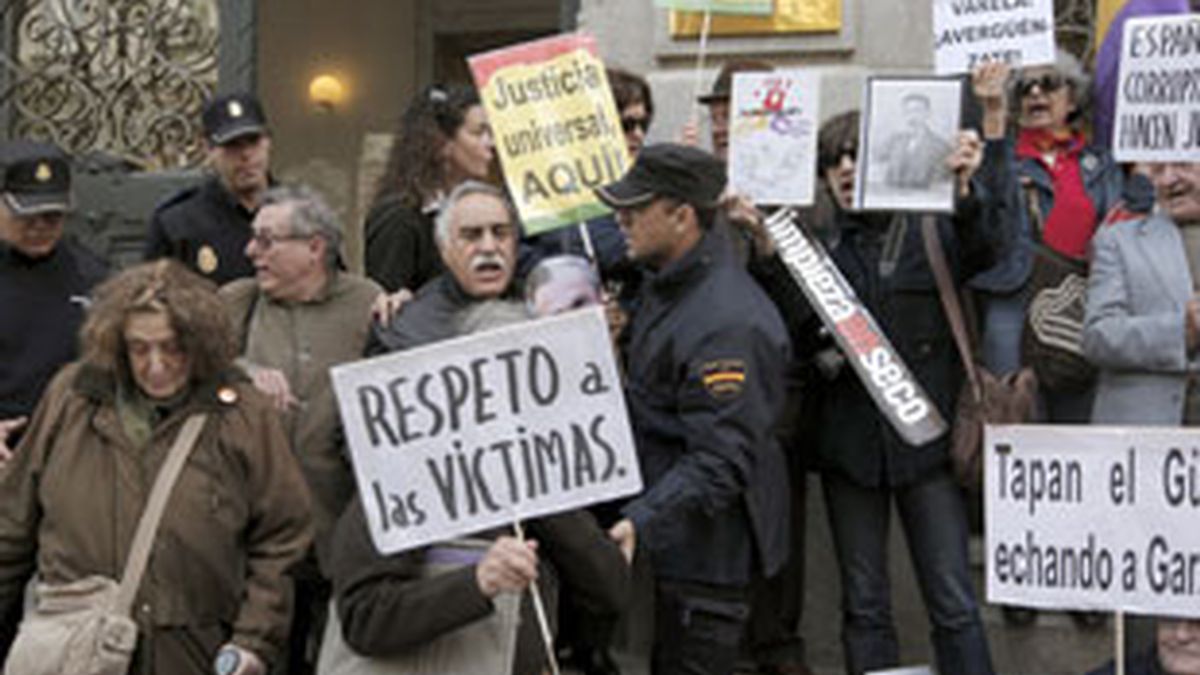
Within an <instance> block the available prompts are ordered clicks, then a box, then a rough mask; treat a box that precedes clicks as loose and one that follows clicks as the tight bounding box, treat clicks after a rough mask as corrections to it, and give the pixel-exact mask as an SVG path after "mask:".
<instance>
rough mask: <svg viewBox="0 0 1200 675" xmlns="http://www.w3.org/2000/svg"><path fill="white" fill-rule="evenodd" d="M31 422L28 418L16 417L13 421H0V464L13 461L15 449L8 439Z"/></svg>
mask: <svg viewBox="0 0 1200 675" xmlns="http://www.w3.org/2000/svg"><path fill="white" fill-rule="evenodd" d="M28 421H29V418H28V417H14V418H12V419H7V420H0V464H3V463H4V462H7V461H8V460H10V459H12V456H13V450H16V448H14V447H9V445H8V439H9V437H10V436H12V435H13V434H15V433H16V432H18V431H20V430H21V427H23V426H25V423H26V422H28Z"/></svg>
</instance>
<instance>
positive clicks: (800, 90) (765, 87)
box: [729, 70, 821, 206]
mask: <svg viewBox="0 0 1200 675" xmlns="http://www.w3.org/2000/svg"><path fill="white" fill-rule="evenodd" d="M820 88H821V81H820V78H819V77H817V76H816V74H814V73H810V72H806V71H798V70H783V71H775V72H768V73H737V74H735V75H734V76H733V106H732V110H731V111H730V120H729V184H730V185H731V186H732V187H733V189H734V191H736V192H737V193H738V194H742V195H745V196H747V197H749V198H750V200H751V201H753V202H754V203H755V204H783V205H792V206H808V205H811V204H812V203H813V194H814V191H815V187H814V186H815V185H816V173H817V125H818V120H819V119H820V112H819V105H820Z"/></svg>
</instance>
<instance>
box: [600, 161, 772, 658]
mask: <svg viewBox="0 0 1200 675" xmlns="http://www.w3.org/2000/svg"><path fill="white" fill-rule="evenodd" d="M724 188H725V167H724V165H723V163H722V162H720V161H719V160H717V159H716V158H715V157H713V156H712V155H710V154H708V153H706V152H704V151H702V150H698V149H696V148H693V147H687V146H681V145H673V144H662V145H653V146H649V147H647V148H645V149H643V150H642V153H641V154H640V155H639V156H638V158H637V161H636V163H635V164H634V166H633V168H632V169H630V171H629V173H627V174H626V175H625V177H624V178H622V179H621V180H620V181H618V182H616V183H613V184H611V185H608V186H605V187H603V188H600V189H599V190H597V194H598V195H599V196H600V198H601V199H602V200H604V201H605V202H606V203H607V204H609V205H610V206H612V207H613V208H614V209H616V210H617V219H618V222H619V223H620V224H621V228H622V230H624V232H625V236H626V238H627V241H628V254H629V256H630V257H631V258H633V259H634V260H635V261H639V262H641V263H644V264H645V265H646V266H647V267H648V268H649V273H648V276H647V278H646V280H645V281H644V282H643V284H642V286H641V290H640V291H639V297H638V300H637V304H636V307H637V309H636V311H635V312H634V314H633V316H632V318H631V322H630V325H629V327H628V329H627V330H628V333H629V337H628V344H627V346H626V353H625V360H626V370H627V373H628V401H629V407H630V412H631V419H632V423H633V428H634V435H635V438H636V440H637V443H638V452H639V455H640V459H641V467H642V475H643V479H644V481H645V484H646V489H645V491H644V492H643V493H642V495H641V496H639V497H638V498H636V499H634V500H633V501H631V502H630V503H628V504H627V505H626V506H625V507H623V509H622V514H623V516H624V518H623V519H622V520H620V521H618V522H617V524H616V525H614V526H613V527H612V529H611V530H610V532H609V534H610V536H612V537H613V539H615V540H617V541H618V542H619V543H620V544H621V547H622V549H623V550H624V551H625V552H626V555H629V556H632V554H633V550H634V548H635V545H637V544H640V545H641V547H642V548H643V549H644V550H646V551H647V552H648V553H649V554H650V556H651V559H652V562H653V568H654V573H655V578H656V589H655V593H656V595H655V605H656V613H655V617H656V620H655V633H656V635H655V641H654V653H653V657H652V658H653V672H654V673H656V675H662V674H663V673H684V672H686V673H714V674H721V675H724V674H727V673H731V672H732V671H733V667H734V662H735V661H736V659H737V655H738V643H739V640H740V638H741V636H742V633H743V628H744V624H745V622H746V618H747V616H748V613H749V607H748V601H749V584H750V580H751V578H752V576H753V574H754V572H755V571H756V568H757V572H758V573H759V574H762V575H765V576H770V575H772V574H774V573H775V572H776V571H778V570H779V568H780V566H781V565H782V564H783V562H784V560H785V559H786V557H787V554H788V485H787V470H786V466H785V463H784V458H783V455H782V453H781V452H780V450H779V446H778V443H777V441H776V439H775V436H774V434H773V433H772V429H773V427H774V424H775V421H776V418H777V417H778V415H779V412H780V408H781V405H782V402H783V400H784V375H783V368H782V367H781V366H782V365H783V364H786V363H787V361H788V359H789V354H790V348H789V344H788V337H787V332H786V330H785V329H784V325H783V322H782V320H781V319H780V317H779V314H778V313H777V311H776V310H775V307H774V306H773V305H772V303H771V301H770V300H769V299H768V298H767V296H766V295H765V294H764V293H763V291H762V290H761V289H760V288H759V287H758V285H757V284H755V282H754V281H753V280H752V279H751V278H750V276H749V275H748V274H747V272H746V271H745V268H744V266H743V265H741V264H740V262H739V261H738V259H737V257H736V256H735V255H734V252H733V249H732V247H731V245H730V243H729V241H728V239H727V237H726V236H725V235H724V234H723V233H722V232H723V228H715V229H714V221H715V220H716V219H717V217H718V200H719V198H720V196H721V193H722V191H723V190H724Z"/></svg>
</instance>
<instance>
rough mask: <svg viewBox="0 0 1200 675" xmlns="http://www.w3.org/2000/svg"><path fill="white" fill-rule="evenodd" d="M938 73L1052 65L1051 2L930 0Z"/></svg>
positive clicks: (1039, 0) (1042, 0) (1037, 0)
mask: <svg viewBox="0 0 1200 675" xmlns="http://www.w3.org/2000/svg"><path fill="white" fill-rule="evenodd" d="M933 35H934V49H933V52H934V64H935V67H936V70H937V74H938V75H956V74H959V73H969V72H971V71H972V70H974V69H975V67H976V66H978V65H979V64H981V63H986V62H989V61H1001V62H1004V63H1007V64H1010V65H1012V66H1034V65H1041V64H1045V63H1054V0H933Z"/></svg>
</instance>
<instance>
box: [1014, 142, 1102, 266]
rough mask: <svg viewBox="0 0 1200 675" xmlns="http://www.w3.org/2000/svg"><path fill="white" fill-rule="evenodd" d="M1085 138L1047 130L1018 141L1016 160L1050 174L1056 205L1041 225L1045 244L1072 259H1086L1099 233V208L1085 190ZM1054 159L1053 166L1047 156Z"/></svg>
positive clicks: (1051, 208)
mask: <svg viewBox="0 0 1200 675" xmlns="http://www.w3.org/2000/svg"><path fill="white" fill-rule="evenodd" d="M1084 145H1085V143H1084V139H1083V134H1081V133H1076V132H1071V131H1065V132H1054V131H1050V130H1048V129H1024V130H1022V131H1021V133H1020V135H1019V136H1018V137H1017V156H1018V157H1022V158H1029V159H1033V160H1036V161H1037V162H1038V163H1040V164H1041V165H1042V167H1043V168H1045V169H1046V173H1048V174H1050V178H1051V181H1052V183H1051V185H1052V186H1053V190H1054V204H1053V206H1051V207H1050V214H1049V215H1048V216H1046V221H1045V223H1043V225H1042V241H1043V242H1045V244H1046V245H1047V246H1049V247H1050V248H1052V249H1054V250H1055V251H1058V252H1059V253H1062V254H1064V255H1069V256H1071V257H1073V258H1080V259H1082V258H1086V257H1087V250H1088V242H1090V241H1091V240H1092V234H1093V233H1094V232H1095V231H1096V205H1095V204H1093V203H1092V199H1091V197H1089V196H1088V193H1087V190H1086V189H1085V188H1084V186H1083V175H1082V173H1080V171H1079V155H1080V154H1081V153H1082V152H1083V148H1084ZM1049 154H1052V155H1054V164H1053V165H1050V164H1047V163H1046V159H1045V156H1046V155H1049Z"/></svg>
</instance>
